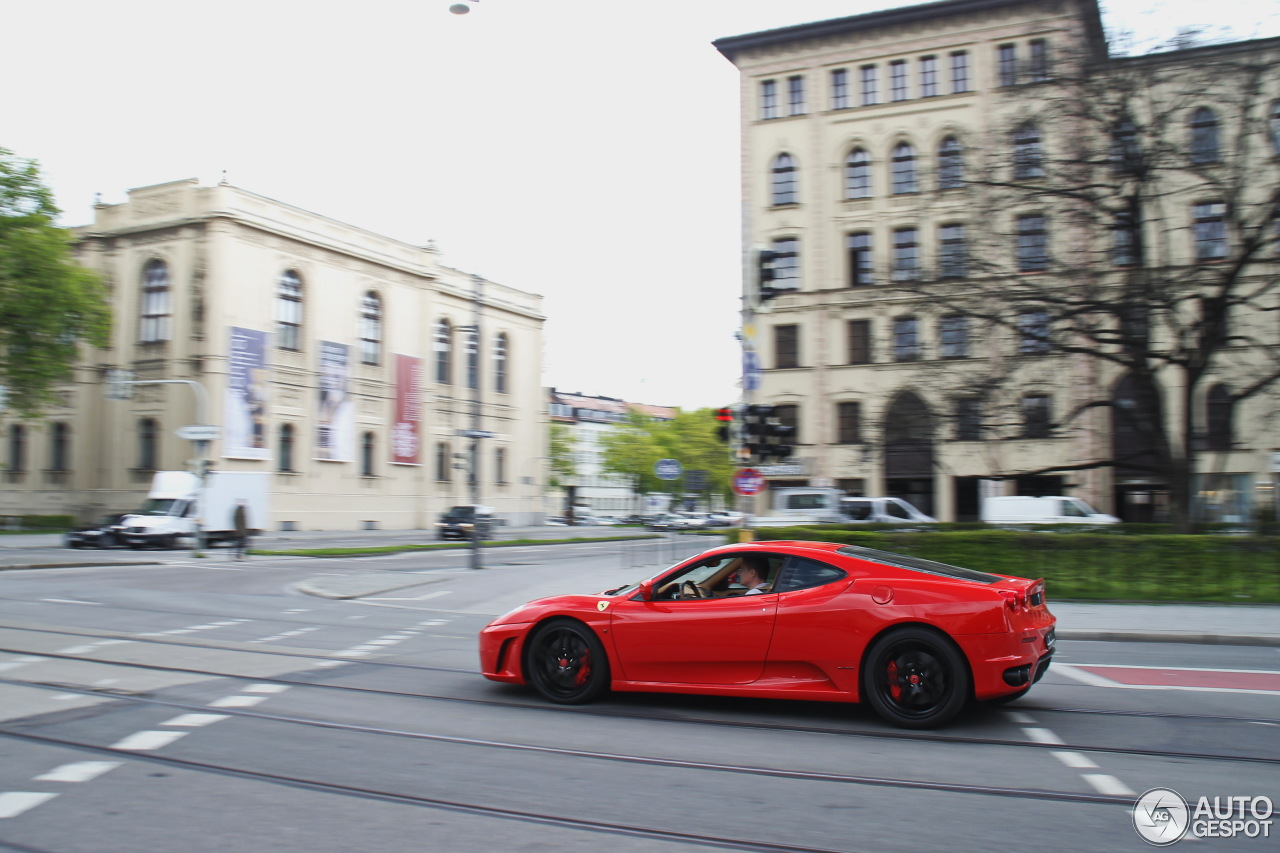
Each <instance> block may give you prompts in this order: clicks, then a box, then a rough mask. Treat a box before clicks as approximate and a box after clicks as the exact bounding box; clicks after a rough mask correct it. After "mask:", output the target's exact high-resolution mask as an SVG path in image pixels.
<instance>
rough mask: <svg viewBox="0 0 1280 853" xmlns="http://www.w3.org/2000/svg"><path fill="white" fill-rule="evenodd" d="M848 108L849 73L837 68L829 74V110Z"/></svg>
mask: <svg viewBox="0 0 1280 853" xmlns="http://www.w3.org/2000/svg"><path fill="white" fill-rule="evenodd" d="M848 108H849V72H848V70H847V69H844V68H837V69H835V70H834V71H832V72H831V109H833V110H845V109H848Z"/></svg>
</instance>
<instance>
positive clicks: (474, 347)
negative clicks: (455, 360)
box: [462, 326, 480, 391]
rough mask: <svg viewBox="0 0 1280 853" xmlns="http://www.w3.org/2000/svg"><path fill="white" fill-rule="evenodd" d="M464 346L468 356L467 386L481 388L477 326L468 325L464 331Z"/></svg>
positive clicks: (473, 388) (475, 388) (474, 388)
mask: <svg viewBox="0 0 1280 853" xmlns="http://www.w3.org/2000/svg"><path fill="white" fill-rule="evenodd" d="M462 347H463V349H464V350H465V351H466V356H467V387H468V388H470V389H472V390H473V391H475V390H478V389H479V388H480V336H479V334H478V332H477V330H476V328H475V326H468V327H467V328H466V329H465V330H464V331H463V333H462Z"/></svg>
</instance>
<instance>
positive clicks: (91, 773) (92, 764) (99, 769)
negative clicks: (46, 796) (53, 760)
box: [36, 761, 124, 782]
mask: <svg viewBox="0 0 1280 853" xmlns="http://www.w3.org/2000/svg"><path fill="white" fill-rule="evenodd" d="M123 763H124V762H123V761H77V762H76V763H75V764H64V765H62V766H61V767H55V768H54V769H52V770H50V771H49V772H48V773H43V774H41V775H39V776H37V777H36V781H37V782H88V781H89V780H91V779H97V778H98V777H99V776H101V775H102V774H103V773H106V772H107V771H108V770H115V769H116V768H117V767H119V766H120V765H121V764H123Z"/></svg>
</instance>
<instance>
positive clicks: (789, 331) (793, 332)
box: [773, 326, 800, 370]
mask: <svg viewBox="0 0 1280 853" xmlns="http://www.w3.org/2000/svg"><path fill="white" fill-rule="evenodd" d="M773 366H774V367H775V368H777V369H779V370H785V369H787V368H791V367H799V366H800V327H799V326H774V327H773Z"/></svg>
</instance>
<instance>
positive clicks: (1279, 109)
mask: <svg viewBox="0 0 1280 853" xmlns="http://www.w3.org/2000/svg"><path fill="white" fill-rule="evenodd" d="M1267 128H1268V130H1269V131H1270V135H1271V153H1272V154H1276V155H1280V101H1272V102H1271V115H1270V117H1269V118H1268V120H1267Z"/></svg>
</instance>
